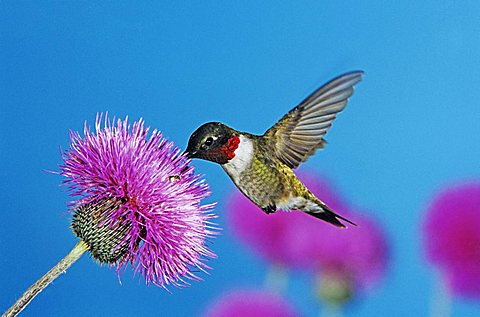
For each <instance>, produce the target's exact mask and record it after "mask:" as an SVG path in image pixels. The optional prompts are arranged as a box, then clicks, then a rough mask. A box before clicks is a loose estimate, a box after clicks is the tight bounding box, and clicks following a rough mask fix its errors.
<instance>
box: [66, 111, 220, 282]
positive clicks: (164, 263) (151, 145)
mask: <svg viewBox="0 0 480 317" xmlns="http://www.w3.org/2000/svg"><path fill="white" fill-rule="evenodd" d="M101 121H102V116H101V115H100V116H97V120H96V125H95V133H92V132H91V131H90V129H89V128H88V127H87V126H86V125H85V128H84V137H81V136H80V134H79V133H77V132H71V133H70V138H71V144H70V147H69V149H68V150H67V151H66V152H65V153H64V154H63V160H64V164H63V165H61V172H60V174H61V175H63V176H65V177H67V180H66V181H65V182H64V184H65V185H66V186H68V188H69V189H70V191H71V195H72V196H79V197H81V198H80V200H79V201H75V202H72V203H71V206H72V209H73V210H74V212H75V216H74V221H73V228H74V232H75V233H76V234H77V236H79V237H80V238H81V239H83V240H84V241H85V242H86V243H87V244H88V245H89V247H90V252H91V254H92V256H93V257H94V258H95V259H96V260H98V261H99V262H101V263H102V262H103V263H112V264H114V263H117V262H118V266H117V272H118V271H120V270H121V269H122V268H123V267H125V266H126V265H127V264H128V263H131V264H132V267H133V269H134V271H135V272H138V273H141V274H142V275H143V276H144V277H145V280H146V283H147V284H149V283H150V282H153V283H154V284H157V285H159V286H164V285H169V284H173V285H182V284H184V283H185V281H184V280H183V279H182V277H187V278H193V279H198V277H197V276H196V275H194V274H193V273H192V272H191V270H190V267H191V266H193V267H197V268H198V269H201V270H202V269H204V268H206V266H205V265H204V264H203V263H202V262H201V259H202V257H213V256H214V254H213V253H212V252H211V251H209V250H208V249H207V248H206V246H205V238H207V237H208V236H209V235H211V234H212V233H213V232H212V231H211V229H212V228H211V226H210V223H209V220H210V219H211V218H212V217H213V215H212V214H210V213H208V212H209V211H210V210H211V208H212V205H204V206H201V205H200V201H201V200H202V199H203V198H205V197H207V196H208V195H209V194H210V192H209V189H208V186H207V185H206V184H205V183H203V181H202V180H200V178H199V176H198V175H195V174H194V172H193V168H192V167H189V166H188V162H189V161H188V160H187V159H186V158H185V157H184V156H182V155H180V154H179V153H180V151H179V149H177V148H175V147H174V146H173V143H171V142H170V143H169V142H168V141H167V140H166V139H164V138H162V135H161V134H160V132H158V131H157V130H154V131H152V133H151V136H150V138H149V139H147V134H148V132H149V129H148V128H144V125H143V121H142V120H140V121H138V122H135V123H134V124H133V126H132V127H130V125H129V124H128V122H127V120H125V121H121V120H117V123H116V125H115V124H111V123H110V121H109V120H108V119H107V118H105V123H104V128H103V129H102V127H101ZM172 177H173V178H172ZM106 203H109V204H115V206H114V207H112V208H105V207H104V206H103V205H105V204H106ZM97 205H100V206H101V208H100V209H103V211H102V210H99V214H101V216H99V217H98V221H97V222H98V223H97V224H96V227H97V228H98V229H97V228H95V227H93V228H91V229H89V230H83V231H82V230H80V229H79V228H80V227H82V226H84V223H85V222H86V221H85V220H83V218H82V217H80V216H78V214H79V210H80V211H81V210H83V209H85V208H83V209H81V208H80V209H79V208H78V206H89V208H88V209H92V208H93V207H95V206H97ZM107 210H108V214H107V212H106V211H107ZM88 218H89V219H90V217H88ZM117 227H120V228H122V230H118V229H117ZM101 228H113V229H115V230H112V231H115V232H119V231H121V232H122V231H123V233H122V234H121V235H120V236H119V237H117V238H116V239H117V240H119V241H118V243H117V245H116V246H115V245H113V246H111V247H110V249H111V250H108V249H109V248H106V250H103V249H102V248H104V246H103V244H100V245H99V246H98V247H96V246H94V242H96V241H94V240H97V239H98V238H97V236H96V231H98V230H101ZM91 232H94V234H93V236H89V234H91ZM120 251H121V252H120ZM97 253H98V255H96V254H97ZM108 253H113V255H110V254H108Z"/></svg>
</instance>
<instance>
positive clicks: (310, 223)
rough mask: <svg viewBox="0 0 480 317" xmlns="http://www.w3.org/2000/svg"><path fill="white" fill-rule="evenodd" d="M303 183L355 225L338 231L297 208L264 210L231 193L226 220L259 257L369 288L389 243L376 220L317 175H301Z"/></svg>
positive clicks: (378, 273)
mask: <svg viewBox="0 0 480 317" xmlns="http://www.w3.org/2000/svg"><path fill="white" fill-rule="evenodd" d="M299 176H300V179H301V180H302V181H303V182H304V183H305V184H306V186H307V187H308V188H309V189H310V190H311V191H312V192H313V193H314V194H316V195H317V197H319V198H320V199H322V200H323V201H325V203H326V204H327V205H328V206H330V207H331V208H332V209H333V210H334V211H337V212H339V213H340V214H342V215H344V216H346V217H347V218H349V219H352V220H353V221H354V222H355V223H357V224H358V227H350V228H347V229H339V228H336V227H334V226H331V225H328V224H326V223H324V222H321V221H318V220H317V221H316V220H315V219H312V217H309V216H308V215H305V214H304V213H301V212H296V211H292V212H281V211H279V212H276V213H275V214H272V215H266V214H264V213H263V212H262V211H261V210H260V209H259V208H258V207H256V206H255V205H254V204H253V203H251V202H250V201H248V199H247V198H244V197H243V195H241V194H239V193H235V194H234V196H233V197H232V200H231V203H230V204H229V205H230V208H229V222H230V226H231V227H232V230H233V232H234V233H235V234H236V235H237V236H238V238H239V239H240V240H242V241H243V242H245V243H246V244H247V245H248V246H249V247H251V248H252V249H253V250H254V251H255V252H256V253H257V254H258V255H259V256H261V257H263V258H265V259H266V260H268V261H271V262H273V264H280V265H283V266H286V267H288V268H290V269H307V270H310V271H314V272H320V273H321V274H322V277H323V276H327V275H328V276H330V277H331V276H341V277H342V278H343V279H346V280H349V281H350V283H351V284H352V285H350V286H351V287H352V288H358V287H361V288H368V287H370V286H372V285H373V284H374V283H375V282H376V281H377V280H379V279H380V277H382V276H383V274H384V272H385V270H386V267H387V260H388V245H387V241H386V236H385V234H384V232H383V230H382V228H381V227H380V226H379V225H378V224H377V222H376V221H374V220H373V219H370V218H369V217H367V216H364V215H358V214H354V213H352V212H351V210H352V209H353V208H352V207H349V206H348V205H347V203H346V202H345V201H344V200H342V199H341V198H340V197H339V196H338V194H337V192H336V191H335V190H334V189H333V188H332V186H331V185H330V184H329V183H328V182H327V181H325V179H322V178H321V177H315V176H310V175H306V174H302V173H301V174H300V175H299Z"/></svg>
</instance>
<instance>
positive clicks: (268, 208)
mask: <svg viewBox="0 0 480 317" xmlns="http://www.w3.org/2000/svg"><path fill="white" fill-rule="evenodd" d="M262 210H263V211H264V212H265V213H266V214H267V215H269V214H273V213H274V212H275V211H277V206H275V204H270V205H268V206H266V207H263V208H262Z"/></svg>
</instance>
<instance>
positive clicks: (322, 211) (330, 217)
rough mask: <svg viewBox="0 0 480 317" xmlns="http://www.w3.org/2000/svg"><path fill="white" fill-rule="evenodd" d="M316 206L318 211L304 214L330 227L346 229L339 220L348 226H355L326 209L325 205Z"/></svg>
mask: <svg viewBox="0 0 480 317" xmlns="http://www.w3.org/2000/svg"><path fill="white" fill-rule="evenodd" d="M318 206H319V207H320V208H319V209H318V210H315V211H306V213H307V214H309V215H311V216H314V217H315V218H318V219H322V220H323V221H326V222H328V223H331V224H332V225H334V226H337V227H339V228H346V226H345V225H344V224H343V223H341V222H340V220H343V221H345V222H348V223H349V224H351V225H353V226H357V224H355V223H353V222H351V221H350V220H348V219H347V218H344V217H342V216H340V215H338V214H336V213H334V212H333V211H332V210H331V209H330V208H328V206H327V205H325V204H319V205H318ZM339 219H340V220H339Z"/></svg>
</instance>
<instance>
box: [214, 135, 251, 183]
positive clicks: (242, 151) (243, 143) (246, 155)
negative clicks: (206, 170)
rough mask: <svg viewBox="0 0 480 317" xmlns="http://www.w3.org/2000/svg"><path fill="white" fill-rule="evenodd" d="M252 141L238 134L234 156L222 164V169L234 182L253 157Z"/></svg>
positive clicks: (248, 165)
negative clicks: (238, 138) (237, 143)
mask: <svg viewBox="0 0 480 317" xmlns="http://www.w3.org/2000/svg"><path fill="white" fill-rule="evenodd" d="M253 150H254V147H253V142H252V141H251V140H250V139H248V138H246V137H244V136H243V135H240V144H239V145H238V149H236V150H235V157H234V158H233V159H231V160H230V161H228V163H225V164H223V165H222V167H223V169H224V170H225V172H227V174H228V175H229V176H230V177H231V178H232V179H233V181H234V182H236V180H238V178H239V177H240V175H241V174H242V173H243V172H244V171H245V170H246V169H247V168H249V167H250V164H251V163H252V158H253Z"/></svg>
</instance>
